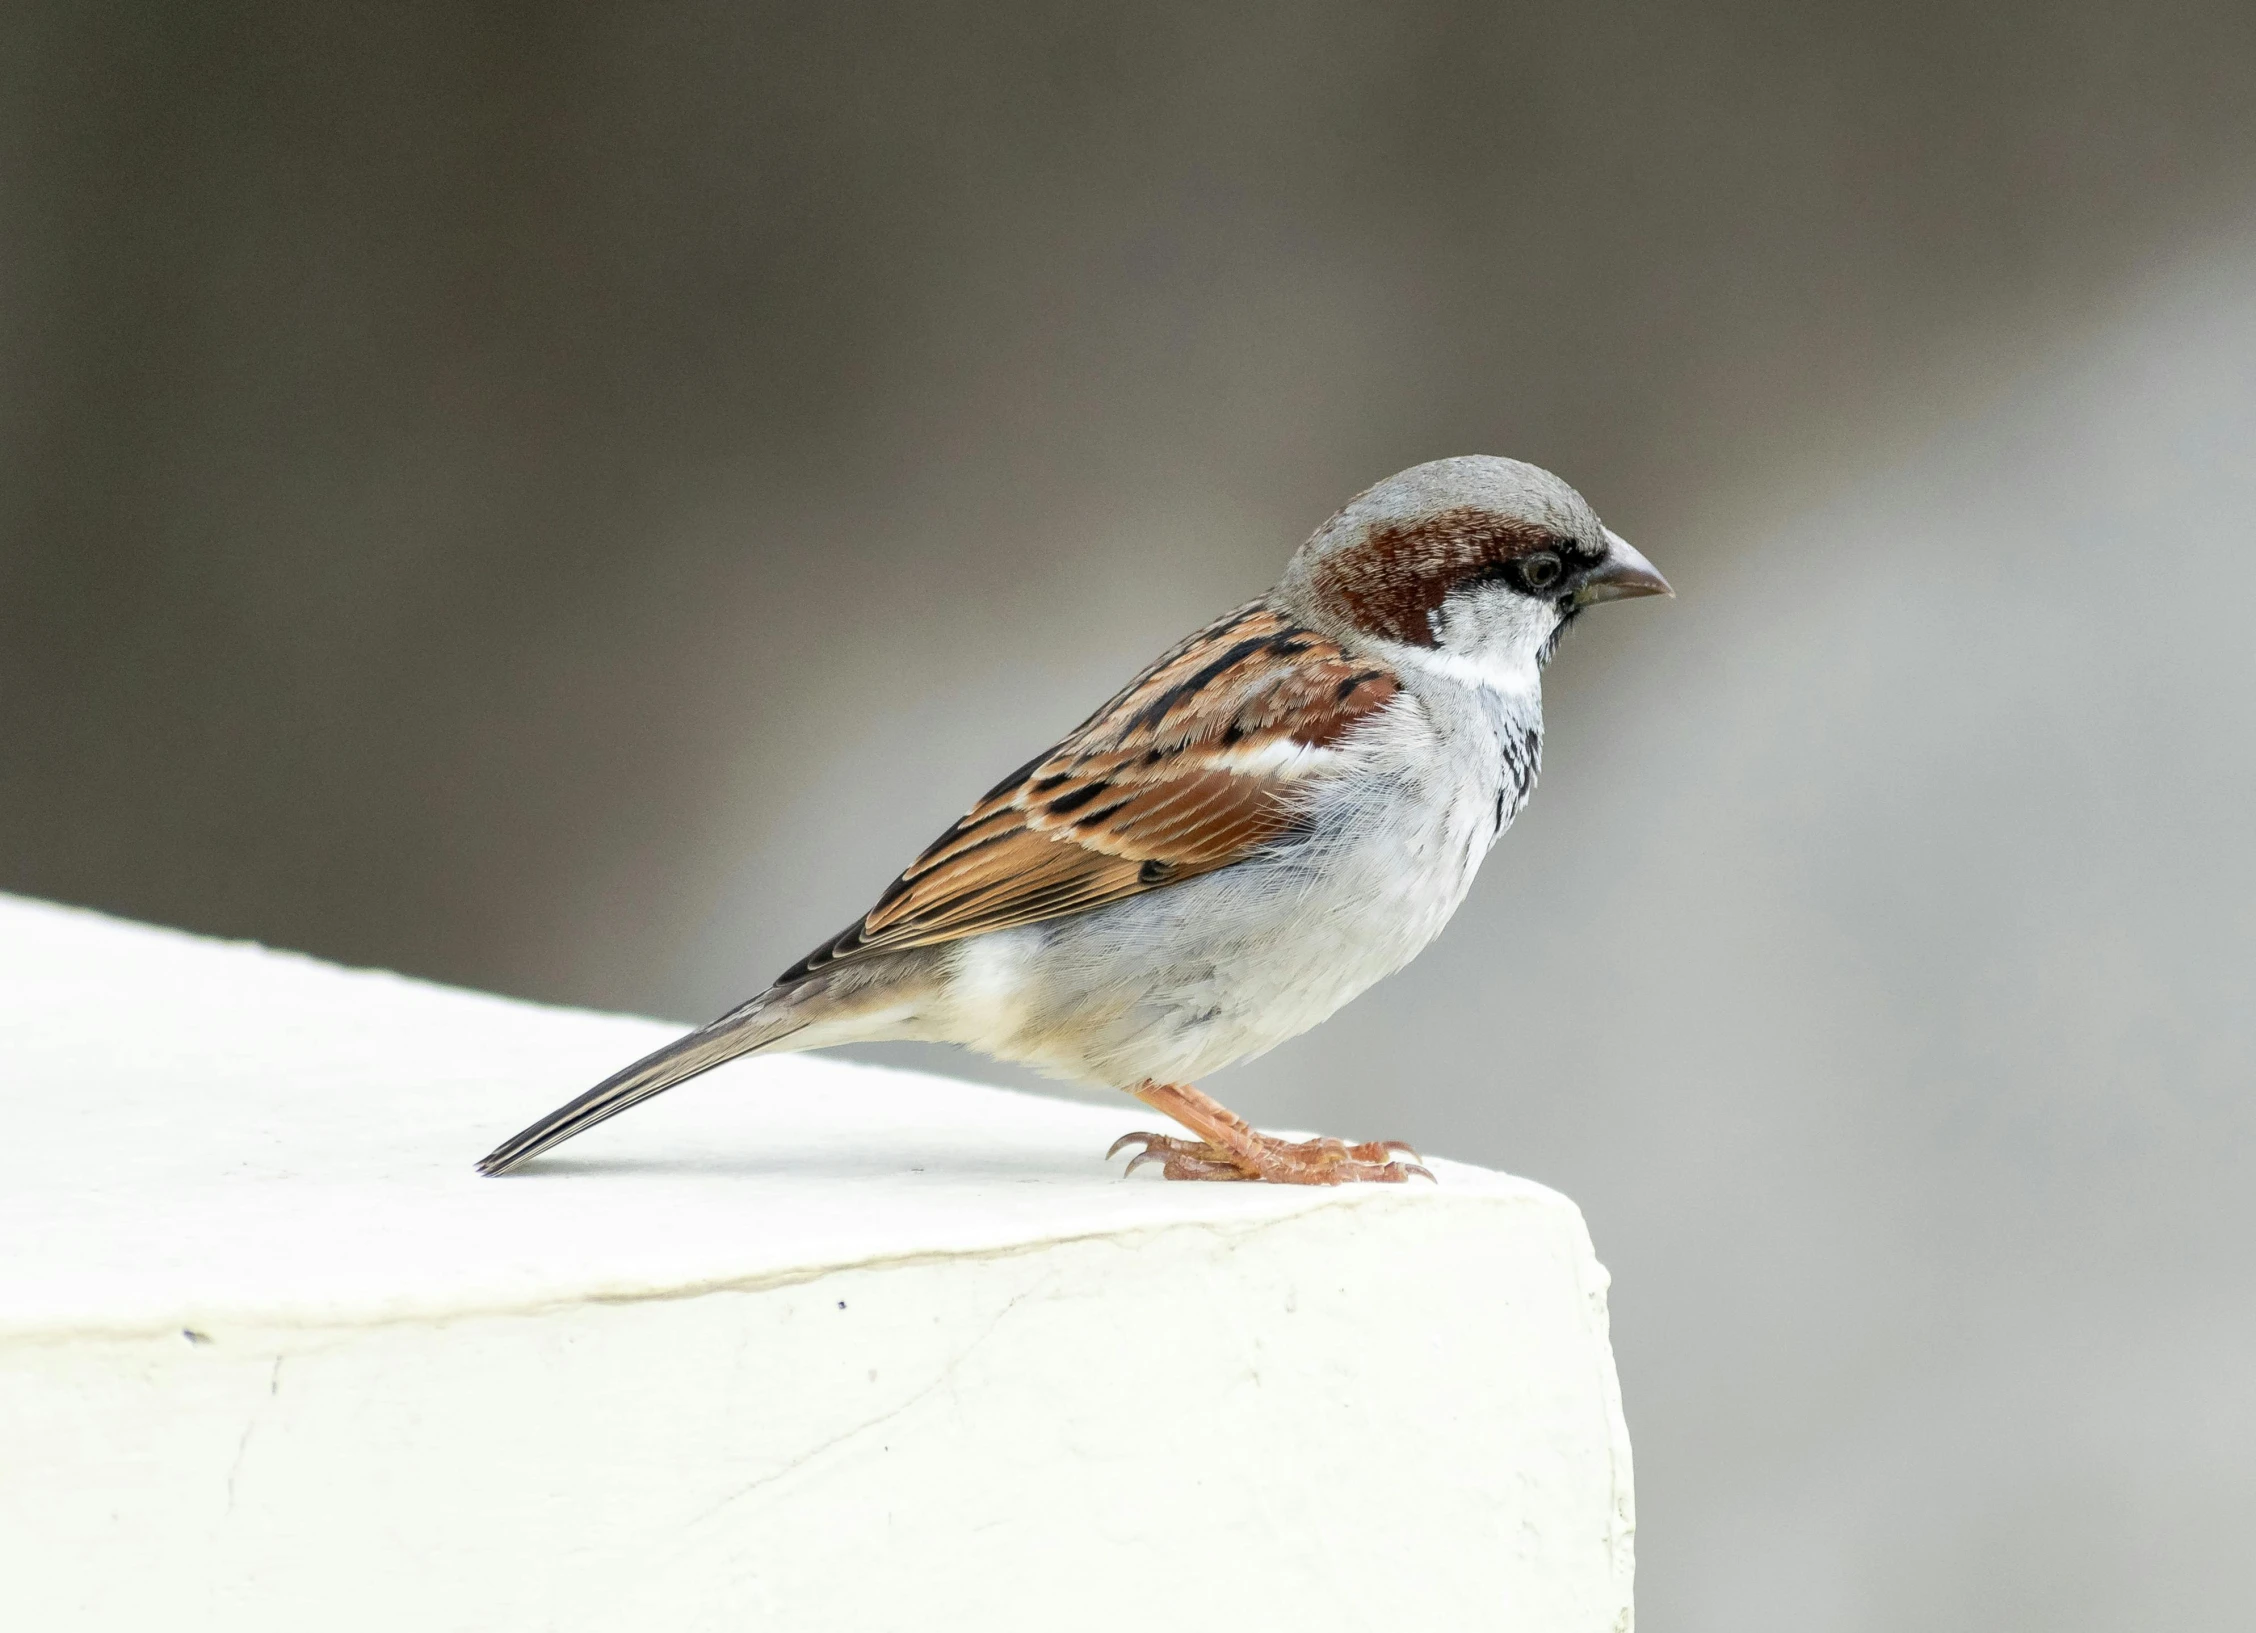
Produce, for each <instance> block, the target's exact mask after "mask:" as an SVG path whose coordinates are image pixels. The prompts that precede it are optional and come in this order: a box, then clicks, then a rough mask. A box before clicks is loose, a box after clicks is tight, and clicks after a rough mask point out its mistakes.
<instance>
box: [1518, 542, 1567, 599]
mask: <svg viewBox="0 0 2256 1633" xmlns="http://www.w3.org/2000/svg"><path fill="white" fill-rule="evenodd" d="M1562 571H1564V569H1563V568H1562V567H1561V566H1560V564H1559V558H1558V557H1557V556H1555V555H1553V554H1552V553H1551V552H1550V551H1548V550H1545V551H1541V552H1539V553H1538V554H1536V555H1532V556H1530V557H1528V558H1527V559H1526V560H1525V561H1523V562H1521V563H1520V582H1521V583H1523V584H1525V585H1526V586H1527V587H1528V588H1529V589H1531V590H1547V589H1549V588H1550V587H1551V586H1552V585H1554V584H1556V583H1558V582H1559V574H1560V573H1561V572H1562Z"/></svg>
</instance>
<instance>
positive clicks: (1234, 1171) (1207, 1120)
mask: <svg viewBox="0 0 2256 1633" xmlns="http://www.w3.org/2000/svg"><path fill="white" fill-rule="evenodd" d="M1128 1092H1129V1093H1130V1094H1132V1095H1134V1096H1135V1097H1136V1098H1137V1099H1139V1100H1141V1101H1142V1102H1143V1103H1144V1104H1145V1105H1147V1106H1149V1107H1151V1108H1152V1110H1154V1111H1157V1112H1161V1113H1163V1114H1165V1115H1166V1116H1169V1117H1172V1118H1173V1119H1175V1121H1176V1122H1178V1123H1181V1124H1182V1125H1183V1126H1184V1127H1185V1128H1187V1129H1189V1130H1190V1131H1191V1132H1192V1133H1194V1134H1196V1135H1198V1136H1199V1137H1198V1138H1197V1139H1195V1140H1186V1139H1181V1138H1179V1137H1177V1136H1174V1135H1168V1134H1123V1135H1122V1136H1121V1137H1120V1138H1119V1139H1117V1140H1115V1141H1114V1142H1113V1146H1112V1149H1111V1150H1110V1151H1108V1152H1106V1153H1105V1155H1106V1156H1108V1157H1110V1156H1117V1155H1118V1154H1119V1152H1120V1150H1121V1148H1122V1147H1123V1146H1126V1145H1130V1144H1134V1143H1135V1142H1138V1141H1141V1142H1142V1149H1140V1150H1139V1151H1138V1152H1137V1153H1136V1154H1135V1156H1133V1157H1131V1158H1130V1159H1129V1160H1128V1171H1129V1172H1130V1173H1134V1172H1135V1171H1136V1170H1137V1168H1139V1167H1141V1166H1142V1165H1143V1164H1145V1163H1147V1162H1156V1163H1158V1164H1159V1165H1160V1170H1159V1171H1160V1172H1161V1173H1162V1174H1163V1175H1165V1176H1166V1177H1167V1178H1169V1179H1233V1180H1265V1181H1267V1182H1268V1183H1270V1184H1272V1185H1346V1184H1349V1183H1352V1182H1354V1181H1358V1180H1375V1181H1378V1182H1380V1183H1382V1184H1393V1185H1399V1184H1401V1183H1402V1182H1403V1181H1404V1180H1407V1179H1408V1178H1409V1177H1410V1176H1411V1175H1412V1174H1424V1175H1425V1177H1426V1178H1428V1179H1432V1178H1433V1175H1432V1173H1431V1172H1429V1171H1428V1170H1427V1169H1426V1168H1425V1167H1423V1166H1422V1165H1421V1164H1419V1163H1416V1162H1397V1161H1395V1160H1394V1157H1395V1153H1396V1152H1408V1153H1409V1155H1411V1156H1412V1157H1415V1156H1416V1155H1417V1154H1418V1153H1417V1152H1416V1151H1415V1150H1413V1149H1412V1148H1411V1147H1409V1146H1407V1145H1405V1144H1403V1142H1402V1141H1400V1140H1372V1141H1370V1142H1368V1143H1366V1144H1363V1145H1349V1144H1348V1143H1347V1142H1346V1141H1345V1140H1299V1141H1293V1140H1280V1139H1275V1138H1273V1137H1271V1136H1270V1135H1267V1134H1260V1133H1256V1132H1255V1131H1254V1129H1253V1128H1252V1126H1251V1125H1249V1124H1248V1123H1247V1122H1246V1120H1245V1119H1244V1118H1243V1117H1240V1116H1239V1115H1238V1114H1237V1113H1236V1112H1234V1111H1232V1110H1230V1109H1229V1108H1228V1107H1227V1106H1224V1105H1222V1104H1221V1103H1220V1102H1219V1101H1217V1100H1215V1099H1213V1098H1212V1097H1211V1096H1208V1095H1204V1094H1201V1093H1200V1092H1199V1091H1198V1090H1196V1089H1194V1088H1192V1087H1191V1086H1190V1085H1189V1084H1188V1083H1152V1082H1148V1081H1147V1082H1144V1083H1139V1084H1137V1085H1136V1086H1135V1087H1134V1088H1132V1089H1130V1090H1129V1091H1128Z"/></svg>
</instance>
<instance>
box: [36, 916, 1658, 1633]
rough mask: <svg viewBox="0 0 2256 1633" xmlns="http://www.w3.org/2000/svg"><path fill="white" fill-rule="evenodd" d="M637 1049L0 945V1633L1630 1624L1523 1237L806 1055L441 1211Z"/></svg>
mask: <svg viewBox="0 0 2256 1633" xmlns="http://www.w3.org/2000/svg"><path fill="white" fill-rule="evenodd" d="M669 1031H670V1029H669V1028H667V1027H664V1026H660V1025H658V1024H655V1023H653V1022H649V1021H642V1020H633V1019H627V1018H622V1017H618V1016H608V1015H592V1014H584V1013H576V1012H570V1011H562V1010H554V1009H543V1008H539V1007H536V1006H534V1005H529V1004H522V1003H515V1002H511V1001H507V1000H503V999H499V998H492V997H486V996H481V995H479V994H475V993H468V992H459V991H453V990H449V989H446V988H440V987H434V986H429V985H425V984H422V983H419V982H414V981H408V980H403V979H400V978H398V977H395V976H390V975H381V974H371V973H366V972H360V971H347V970H340V969H336V968H333V967H330V966H327V965H323V964H319V963H316V962H314V961H312V960H309V959H304V958H297V957H292V956H288V955H282V954H276V953H271V952H267V951H264V950H262V949H259V948H256V947H250V946H241V945H230V944H222V943H215V942H210V941H203V940H199V939H196V938H194V937H190V936H185V935H180V934H176V933H173V932H169V931H161V930H152V929H147V928H144V927H141V926H135V925H128V924H122V923H119V922H117V921H115V920H110V919H105V918H101V917H99V916H97V915H94V914H90V913H83V912H77V911H74V910H69V909H64V908H57V907H50V906H46V905H44V904H39V903H33V902H25V901H21V900H18V899H13V898H5V897H0V1094H4V1096H5V1100H6V1111H7V1114H8V1117H7V1138H6V1140H5V1142H0V1448H5V1449H4V1451H0V1582H4V1584H5V1586H4V1589H0V1597H4V1598H5V1601H6V1602H7V1603H8V1605H9V1606H10V1607H11V1608H10V1610H9V1612H8V1620H9V1622H10V1624H11V1625H14V1626H20V1627H25V1628H35V1627H36V1628H40V1629H60V1628H163V1629H165V1630H166V1633H185V1630H193V1629H205V1628H210V1629H219V1628H226V1629H229V1630H233V1633H245V1630H257V1629H267V1628H276V1629H281V1628H288V1629H293V1630H302V1629H305V1628H309V1627H319V1628H323V1629H331V1630H336V1629H358V1628H379V1627H381V1628H386V1629H402V1628H412V1629H415V1630H417V1633H431V1630H439V1629H464V1630H472V1629H475V1630H479V1633H497V1630H508V1629H519V1628H524V1629H533V1628H539V1629H579V1628H589V1629H594V1628H602V1629H606V1630H617V1629H620V1628H663V1629H668V1630H679V1629H697V1628H707V1627H711V1628H716V1629H717V1628H724V1627H725V1628H728V1629H731V1630H732V1633H733V1630H741V1629H746V1628H790V1629H798V1628H810V1629H813V1628H820V1629H833V1628H835V1629H869V1630H895V1629H902V1630H906V1629H917V1630H925V1629H952V1628H979V1629H989V1630H1008V1629H1018V1628H1025V1629H1036V1628H1039V1629H1044V1630H1056V1629H1074V1630H1077V1633H1078V1630H1088V1629H1107V1628H1114V1627H1119V1628H1135V1629H1137V1630H1139V1633H1144V1630H1148V1629H1149V1628H1151V1627H1153V1626H1165V1627H1171V1628H1180V1629H1205V1628H1217V1629H1219V1628H1230V1629H1234V1630H1245V1629H1266V1628H1287V1627H1289V1628H1293V1629H1296V1630H1300V1629H1327V1628H1390V1629H1393V1628H1403V1629H1420V1630H1439V1629H1454V1628H1512V1629H1522V1630H1550V1629H1560V1630H1568V1629H1572V1630H1576V1633H1601V1630H1616V1629H1627V1628H1628V1627H1629V1625H1630V1576H1631V1534H1632V1521H1631V1500H1630V1467H1629V1446H1628V1439H1627V1435H1626V1433H1625V1431H1624V1429H1623V1425H1622V1416H1621V1407H1620V1400H1619V1395H1618V1392H1617V1389H1616V1385H1615V1380H1614V1370H1613V1360H1612V1356H1611V1353H1610V1351H1609V1349H1608V1347H1607V1340H1606V1298H1605V1290H1606V1276H1605V1272H1604V1271H1603V1270H1602V1269H1601V1268H1600V1267H1599V1265H1598V1263H1597V1261H1596V1260H1595V1259H1594V1258H1593V1256H1592V1254H1591V1248H1590V1242H1589V1238H1588V1236H1587V1234H1586V1233H1585V1231H1584V1228H1583V1223H1582V1219H1581V1216H1580V1215H1579V1214H1578V1213H1577V1212H1576V1210H1575V1208H1574V1205H1573V1204H1572V1203H1570V1202H1568V1201H1567V1200H1566V1199H1565V1198H1564V1197H1561V1196H1559V1195H1558V1194H1556V1193H1555V1192H1552V1191H1548V1190H1545V1189H1543V1188H1542V1187H1540V1186H1537V1185H1533V1184H1530V1183H1528V1182H1527V1181H1524V1180H1518V1179H1513V1178H1509V1177H1507V1176H1505V1175H1501V1174H1494V1173H1488V1172H1485V1171H1483V1170H1480V1169H1475V1168H1468V1167H1464V1166H1462V1165H1459V1164H1455V1163H1447V1162H1436V1163H1435V1164H1434V1166H1435V1169H1436V1172H1437V1173H1438V1174H1439V1175H1440V1177H1441V1181H1442V1183H1441V1184H1440V1186H1439V1187H1427V1186H1423V1185H1418V1186H1414V1187H1411V1188H1408V1189H1405V1190H1396V1189H1392V1188H1386V1189H1379V1188H1371V1189H1364V1190H1354V1189H1350V1190H1347V1191H1342V1192H1331V1193H1323V1192H1308V1191H1297V1190H1282V1189H1275V1188H1270V1187H1255V1186H1221V1185H1170V1184H1166V1183H1163V1182H1160V1181H1158V1180H1156V1179H1154V1178H1149V1177H1148V1176H1145V1175H1139V1176H1138V1177H1137V1179H1136V1180H1134V1181H1131V1182H1123V1181H1121V1180H1120V1179H1119V1178H1118V1176H1117V1165H1115V1166H1114V1167H1113V1168H1111V1169H1108V1168H1107V1167H1106V1165H1105V1163H1104V1162H1103V1160H1102V1156H1103V1152H1104V1149H1105V1147H1106V1145H1107V1144H1108V1143H1109V1142H1110V1141H1111V1140H1112V1138H1113V1137H1114V1136H1115V1135H1117V1134H1119V1133H1121V1132H1123V1131H1125V1130H1127V1129H1129V1128H1132V1127H1138V1126H1144V1125H1146V1124H1148V1123H1149V1122H1150V1120H1151V1119H1150V1115H1149V1113H1147V1112H1145V1111H1144V1110H1143V1109H1142V1108H1141V1107H1138V1106H1136V1105H1134V1104H1132V1103H1130V1102H1127V1101H1125V1100H1124V1101H1123V1102H1122V1104H1121V1106H1120V1108H1119V1109H1118V1110H1112V1109H1106V1108H1093V1107H1088V1106H1083V1105H1076V1104H1070V1103H1066V1102H1061V1101H1053V1100H1045V1099H1040V1098H1036V1097H1033V1096H1026V1095H1016V1094H1009V1093H1005V1092H1001V1091H997V1090H991V1089H983V1088H976V1087H971V1086H968V1085H964V1084H959V1083H952V1082H948V1081H945V1080H940V1079H934V1078H927V1077H922V1076H918V1075H913V1074H908V1073H899V1072H887V1071H881V1070H877V1069H873V1068H869V1067H858V1066H854V1065H851V1064H847V1063H843V1062H839V1061H834V1060H828V1059H825V1058H823V1057H820V1056H801V1057H786V1058H783V1059H779V1060H773V1061H765V1062H750V1063H746V1064H744V1065H741V1066H737V1067H732V1068H726V1069H724V1070H723V1071H722V1072H720V1073H717V1074H715V1075H714V1076H713V1077H711V1078H708V1079H706V1080H703V1081H701V1082H699V1083H697V1084H694V1085H692V1086H690V1087H688V1088H685V1089H683V1090H680V1091H677V1092H676V1093H675V1094H672V1095H669V1096H667V1097H665V1098H664V1099H662V1100H660V1101H658V1102H655V1103H653V1104H652V1105H650V1106H648V1107H645V1108H643V1109H641V1110H638V1111H637V1112H635V1113H634V1114H632V1115H630V1116H628V1117H624V1118H621V1119H620V1120H618V1121H617V1122H615V1123H611V1124H607V1125H605V1126H604V1127H603V1128H601V1129H598V1130H596V1131H595V1132H593V1133H591V1134H589V1135H587V1136H586V1137H584V1138H583V1139H581V1140H579V1141H577V1142H575V1143H574V1144H572V1145H571V1146H569V1147H567V1148H566V1149H565V1150H564V1151H563V1152H560V1153H558V1154H557V1155H556V1156H554V1157H552V1158H549V1159H545V1160H544V1161H543V1162H541V1163H540V1164H538V1165H536V1166H535V1167H534V1168H532V1169H529V1170H527V1171H526V1172H525V1173H524V1174H522V1175H520V1176H515V1177H511V1178H508V1179H501V1180H488V1179H481V1178H479V1177H478V1176H476V1175H475V1174H474V1173H473V1172H472V1171H471V1163H472V1162H473V1160H474V1159H475V1158H476V1157H477V1156H478V1155H479V1154H480V1153H481V1152H483V1151H485V1150H486V1149H487V1148H488V1147H490V1146H491V1145H492V1144H493V1143H494V1142H495V1140H496V1139H497V1138H498V1137H499V1136H501V1135H504V1134H506V1133H508V1132H510V1131H511V1130H513V1129H514V1128H516V1127H517V1126H519V1125H520V1124H521V1123H523V1122H525V1121H528V1120H529V1119H530V1118H531V1117H532V1116H533V1115H535V1114H536V1113H538V1112H540V1111H543V1110H546V1109H547V1108H548V1107H549V1106H550V1105H551V1104H553V1103H555V1102H557V1101H560V1100H562V1099H564V1098H566V1097H567V1096H569V1095H570V1094H572V1093H574V1092H576V1091H577V1090H578V1089H580V1088H582V1087H584V1086H585V1085H586V1084H587V1083H589V1082H592V1081H593V1080H594V1079H596V1078H597V1077H599V1076H601V1075H602V1074H603V1073H605V1072H607V1071H609V1070H610V1069H611V1068H613V1067H614V1066H616V1065H618V1064H619V1063H620V1062H621V1061H623V1060H625V1059H627V1058H628V1057H630V1056H632V1055H634V1054H637V1053H639V1052H641V1051H642V1050H644V1049H646V1048H648V1047H649V1046H650V1045H651V1044H653V1043H654V1042H656V1041H658V1040H659V1039H661V1038H663V1037H665V1036H666V1035H668V1033H669Z"/></svg>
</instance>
